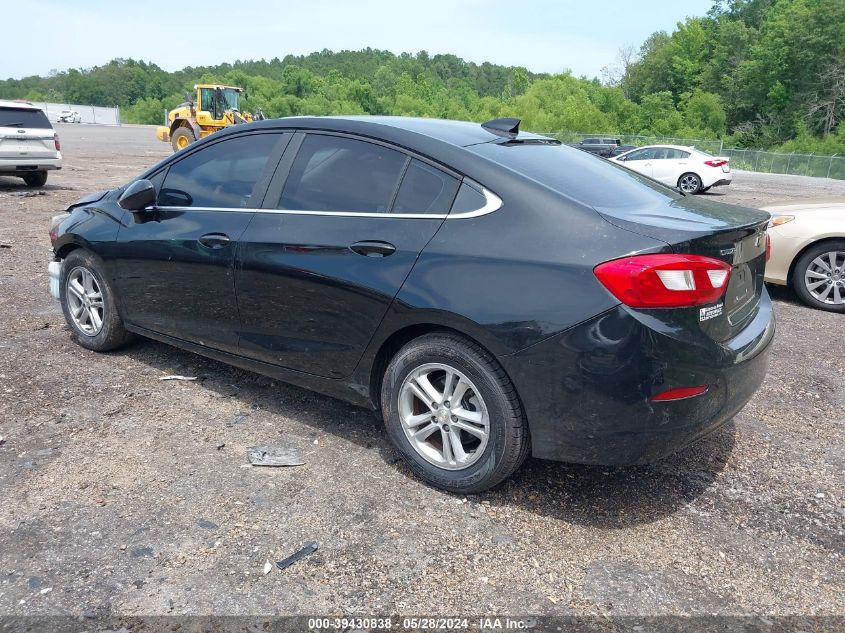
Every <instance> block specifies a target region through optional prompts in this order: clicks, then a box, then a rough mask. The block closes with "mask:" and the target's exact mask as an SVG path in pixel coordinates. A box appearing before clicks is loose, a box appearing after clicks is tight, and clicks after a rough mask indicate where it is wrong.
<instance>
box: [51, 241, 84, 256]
mask: <svg viewBox="0 0 845 633" xmlns="http://www.w3.org/2000/svg"><path fill="white" fill-rule="evenodd" d="M77 248H82V246H80V245H79V244H77V243H76V242H68V243H67V244H65V245H63V246H60V247H59V248H58V249H56V258H57V259H64V258H66V257H67V256H68V255H70V254H71V253H72V252H73V251H75V250H76V249H77Z"/></svg>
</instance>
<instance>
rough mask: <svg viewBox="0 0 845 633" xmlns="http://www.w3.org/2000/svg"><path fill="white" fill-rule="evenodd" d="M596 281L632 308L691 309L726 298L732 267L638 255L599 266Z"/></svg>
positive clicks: (694, 258)
mask: <svg viewBox="0 0 845 633" xmlns="http://www.w3.org/2000/svg"><path fill="white" fill-rule="evenodd" d="M593 272H594V273H595V275H596V277H598V279H599V281H600V282H601V283H602V284H603V285H604V287H605V288H607V289H608V290H609V291H610V292H611V293H612V294H613V296H614V297H616V298H617V299H619V301H621V302H622V303H624V304H625V305H627V306H630V307H632V308H689V307H692V306H699V305H705V304H708V303H714V302H715V301H717V300H719V299H720V298H721V297H722V294H724V292H725V288H726V287H727V286H728V280H729V279H730V276H731V266H730V264H727V263H725V262H723V261H722V260H720V259H713V258H712V257H703V256H701V255H669V254H660V255H637V256H634V257H623V258H622V259H614V260H612V261H609V262H605V263H603V264H599V265H598V266H596V267H595V268H594V269H593Z"/></svg>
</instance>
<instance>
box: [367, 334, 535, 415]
mask: <svg viewBox="0 0 845 633" xmlns="http://www.w3.org/2000/svg"><path fill="white" fill-rule="evenodd" d="M426 334H450V335H454V336H459V337H461V338H463V339H464V340H465V341H467V342H469V343H472V344H474V345H477V346H479V347H480V348H481V349H483V350H484V351H485V352H486V353H488V354H489V355H490V356H491V357H492V358H494V359H495V358H496V355H495V354H494V353H493V352H492V351H491V350H490V348H489V347H488V346H486V345H484V343H482V342H481V341H479V340H478V339H476V338H473V337H472V336H469V335H467V334H466V333H464V332H461V331H459V330H456V329H454V328H451V327H448V326H445V325H440V324H437V323H416V324H413V325H408V326H405V327H403V328H400V329H398V330H396V331H395V332H393V333H392V334H391V335H390V336H388V337H387V338H386V339H385V340H384V341H383V342H382V343H381V345H380V346H379V348H378V351H377V352H376V353H375V356H374V357H373V362H372V364H371V365H370V368H369V385H370V400H371V402H372V403H373V405H374V407H375V408H376V410H377V411H380V410H381V388H382V382H383V380H384V372H385V371H386V369H387V366H388V365H389V364H390V361H391V360H392V359H393V357H394V356H396V354H397V352H399V350H400V349H402V348H403V347H404V346H405V345H407V344H408V343H409V342H411V341H412V340H414V339H416V338H420V337H421V336H425V335H426ZM497 362H498V361H497ZM499 366H500V367H502V371H503V372H504V373H505V375H507V371H505V369H504V367H503V366H502V365H501V363H499ZM508 379H509V380H510V376H508ZM511 382H513V381H512V380H511ZM518 395H519V394H517V396H518ZM523 409H524V408H523Z"/></svg>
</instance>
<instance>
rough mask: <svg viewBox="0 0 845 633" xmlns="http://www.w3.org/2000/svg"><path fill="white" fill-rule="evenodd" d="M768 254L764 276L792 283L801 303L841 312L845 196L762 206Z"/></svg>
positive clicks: (844, 279) (843, 308)
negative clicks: (766, 219)
mask: <svg viewBox="0 0 845 633" xmlns="http://www.w3.org/2000/svg"><path fill="white" fill-rule="evenodd" d="M764 210H765V211H768V212H769V213H771V214H772V219H771V220H770V222H769V237H770V240H771V249H772V250H771V257H770V259H769V262H768V263H767V264H766V281H767V282H769V283H773V284H779V285H782V286H785V285H790V286H792V288H793V289H794V290H795V293H796V294H797V295H798V297H799V298H800V299H801V301H803V302H804V303H805V304H807V305H808V306H810V307H812V308H818V309H819V310H828V311H830V312H843V313H845V200H843V199H839V200H836V201H829V200H827V201H825V200H808V201H804V202H801V203H796V202H790V203H784V204H775V205H771V206H768V207H765V208H764Z"/></svg>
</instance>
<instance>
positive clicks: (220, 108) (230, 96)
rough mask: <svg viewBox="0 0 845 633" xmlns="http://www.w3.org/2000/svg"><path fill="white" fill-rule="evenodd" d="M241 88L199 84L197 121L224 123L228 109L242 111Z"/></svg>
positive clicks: (203, 123)
mask: <svg viewBox="0 0 845 633" xmlns="http://www.w3.org/2000/svg"><path fill="white" fill-rule="evenodd" d="M240 97H241V90H240V88H230V87H227V86H197V103H198V104H199V106H200V107H199V111H198V112H197V122H198V123H199V124H200V125H214V124H218V125H219V124H223V120H224V114H225V113H226V112H227V111H240Z"/></svg>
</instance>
